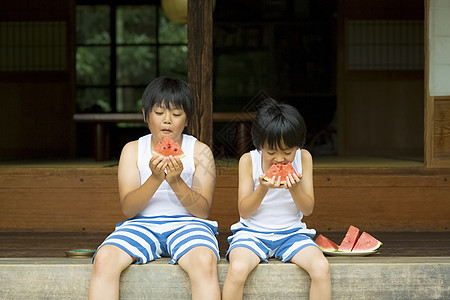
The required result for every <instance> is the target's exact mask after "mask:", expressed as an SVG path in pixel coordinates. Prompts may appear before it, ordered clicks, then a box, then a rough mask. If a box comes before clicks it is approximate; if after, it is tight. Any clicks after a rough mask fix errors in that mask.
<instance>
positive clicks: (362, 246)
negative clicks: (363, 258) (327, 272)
mask: <svg viewBox="0 0 450 300" xmlns="http://www.w3.org/2000/svg"><path fill="white" fill-rule="evenodd" d="M381 245H383V243H382V242H380V241H379V240H377V239H376V238H374V237H373V236H371V235H370V234H368V233H367V232H363V233H362V234H361V236H360V237H359V239H358V241H357V242H356V244H355V246H354V247H353V249H352V252H366V251H375V250H377V249H378V248H380V246H381Z"/></svg>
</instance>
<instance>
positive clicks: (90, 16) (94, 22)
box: [76, 5, 111, 45]
mask: <svg viewBox="0 0 450 300" xmlns="http://www.w3.org/2000/svg"><path fill="white" fill-rule="evenodd" d="M76 16H77V17H76V18H77V19H76V24H77V26H76V32H77V44H85V45H86V44H89V45H107V44H109V43H111V37H110V34H109V33H110V31H111V30H110V26H109V24H110V21H109V19H110V8H109V6H106V5H77V13H76Z"/></svg>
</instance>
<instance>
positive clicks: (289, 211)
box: [240, 149, 306, 231]
mask: <svg viewBox="0 0 450 300" xmlns="http://www.w3.org/2000/svg"><path fill="white" fill-rule="evenodd" d="M250 155H251V157H252V166H253V191H255V190H256V188H257V187H258V185H259V176H260V175H261V174H263V171H262V167H261V152H260V151H259V150H252V151H250ZM292 166H293V167H294V169H295V171H296V172H297V173H302V160H301V149H298V150H297V152H296V153H295V158H294V161H293V162H292ZM302 218H303V214H302V212H301V211H300V210H299V209H298V208H297V206H296V205H295V203H294V200H293V199H292V196H291V194H290V192H289V190H287V189H269V191H268V192H267V194H266V196H265V197H264V199H263V201H262V202H261V205H260V206H259V207H258V209H257V210H256V211H255V212H254V213H253V214H252V215H251V216H250V217H249V218H248V219H243V218H241V220H240V221H241V223H243V224H245V225H246V226H248V227H250V228H251V229H254V230H258V231H282V230H288V229H294V228H303V229H306V224H305V223H303V222H302Z"/></svg>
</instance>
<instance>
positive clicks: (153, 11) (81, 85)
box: [76, 0, 187, 112]
mask: <svg viewBox="0 0 450 300" xmlns="http://www.w3.org/2000/svg"><path fill="white" fill-rule="evenodd" d="M117 2H120V1H117V0H116V1H111V3H110V4H107V5H105V4H104V3H105V1H102V2H101V4H99V5H77V17H76V31H77V53H76V71H77V75H76V80H77V111H78V112H139V111H140V108H141V103H140V102H141V97H142V93H143V91H144V89H145V87H146V86H147V85H148V83H149V82H150V81H152V80H153V79H154V78H156V77H158V76H160V75H166V76H172V77H177V78H179V79H182V80H187V26H186V25H179V24H174V23H172V22H170V21H169V20H168V19H167V18H166V17H165V15H164V13H163V11H162V9H161V8H160V7H159V5H157V4H153V5H129V4H127V5H117ZM124 2H125V1H124ZM90 3H91V2H90ZM155 3H156V2H155ZM111 24H114V25H111Z"/></svg>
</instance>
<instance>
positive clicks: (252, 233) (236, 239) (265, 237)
mask: <svg viewBox="0 0 450 300" xmlns="http://www.w3.org/2000/svg"><path fill="white" fill-rule="evenodd" d="M238 224H239V223H238ZM235 225H237V224H235ZM238 227H240V228H238V229H236V230H232V232H233V235H232V236H230V237H228V243H229V244H230V247H229V248H228V251H227V254H226V258H227V260H228V259H229V254H230V251H231V250H232V249H234V248H237V247H244V248H247V249H250V250H251V251H253V252H254V253H255V254H256V255H258V256H259V257H260V258H261V260H262V261H263V262H268V259H269V258H273V257H275V258H278V259H280V260H281V261H282V262H287V261H289V260H290V259H292V257H294V255H295V254H297V253H298V252H299V251H300V250H302V249H303V248H305V247H308V246H314V247H317V248H319V247H318V246H317V245H316V243H315V242H314V240H313V239H312V238H313V237H314V235H315V230H312V229H304V228H296V229H291V230H286V231H280V232H263V231H256V230H252V229H249V228H248V227H247V228H246V227H241V226H238ZM319 249H320V248H319Z"/></svg>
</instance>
